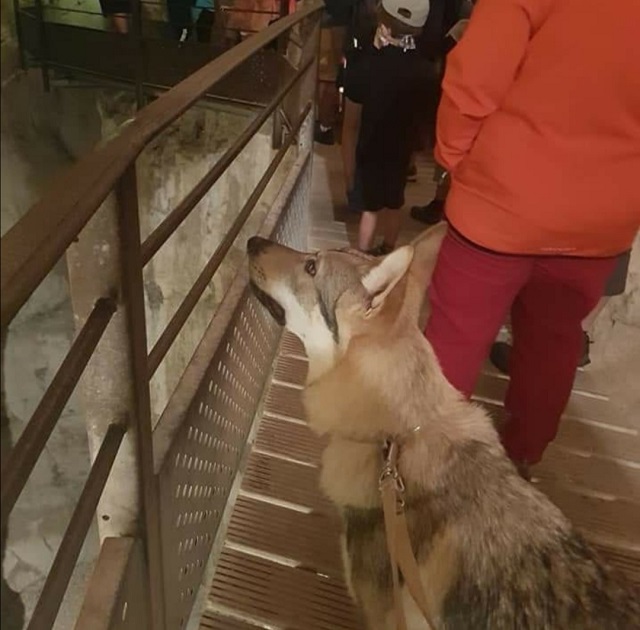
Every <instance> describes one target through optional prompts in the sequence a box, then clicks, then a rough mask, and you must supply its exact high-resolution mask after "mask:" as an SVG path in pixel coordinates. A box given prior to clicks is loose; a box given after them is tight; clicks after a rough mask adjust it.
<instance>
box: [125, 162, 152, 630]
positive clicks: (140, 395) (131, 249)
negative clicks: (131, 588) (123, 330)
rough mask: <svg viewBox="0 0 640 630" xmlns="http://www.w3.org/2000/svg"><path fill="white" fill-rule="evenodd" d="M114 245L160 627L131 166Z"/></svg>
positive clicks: (133, 170)
mask: <svg viewBox="0 0 640 630" xmlns="http://www.w3.org/2000/svg"><path fill="white" fill-rule="evenodd" d="M116 197H117V200H118V219H119V227H120V243H121V245H122V264H121V266H120V268H121V272H122V292H123V298H124V302H125V309H126V313H127V324H128V326H127V330H128V342H129V357H130V361H131V369H130V373H131V376H132V378H133V403H134V404H133V409H134V417H133V421H134V422H133V424H134V427H135V431H136V435H137V437H138V466H139V468H138V474H139V482H140V486H141V495H142V497H141V498H142V510H141V517H142V519H141V520H142V524H143V526H144V541H145V552H146V559H147V571H148V577H149V592H150V600H151V601H150V604H151V617H150V618H151V624H152V628H153V629H154V630H161V629H163V628H164V601H163V599H164V598H163V596H162V588H163V587H162V558H161V541H160V513H159V495H158V487H157V478H156V476H155V474H154V468H153V442H152V430H151V429H152V427H151V399H150V397H151V394H150V391H149V366H148V363H147V329H146V319H145V306H144V283H143V278H142V256H141V247H140V216H139V209H138V186H137V180H136V167H135V163H133V164H131V165H130V166H129V167H128V168H127V170H126V171H125V172H124V174H123V175H122V177H121V178H120V181H119V182H118V187H117V189H116Z"/></svg>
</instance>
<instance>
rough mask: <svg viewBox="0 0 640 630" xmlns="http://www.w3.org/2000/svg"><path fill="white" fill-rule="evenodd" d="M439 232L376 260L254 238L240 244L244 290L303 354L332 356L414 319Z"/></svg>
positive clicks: (439, 229)
mask: <svg viewBox="0 0 640 630" xmlns="http://www.w3.org/2000/svg"><path fill="white" fill-rule="evenodd" d="M445 230H446V227H443V225H440V226H436V227H435V228H432V229H431V230H428V231H427V232H425V233H424V235H422V236H421V237H419V238H418V239H416V241H414V242H413V243H412V244H411V245H405V246H404V247H400V248H399V249H397V250H395V251H394V252H392V253H391V254H389V255H387V256H385V257H384V258H374V257H372V256H368V255H366V254H362V253H360V252H358V251H355V250H351V249H340V250H335V249H334V250H324V251H319V252H314V253H304V252H298V251H296V250H293V249H290V248H288V247H285V246H283V245H279V244H277V243H274V242H272V241H268V240H266V239H263V238H259V237H254V238H251V239H249V241H248V243H247V252H248V255H249V272H250V278H251V286H252V288H253V290H254V292H255V294H256V296H257V297H258V299H259V300H260V301H261V302H262V304H264V306H265V307H266V308H267V309H268V310H269V312H270V313H271V315H272V316H273V317H274V318H275V319H276V321H277V322H278V323H280V324H281V325H286V327H287V328H288V329H289V330H291V332H293V333H294V334H296V335H297V336H298V337H300V339H301V340H302V342H303V343H304V345H305V347H306V348H307V351H308V352H309V350H310V349H313V350H316V351H318V350H319V351H321V352H323V353H325V354H326V353H329V352H331V353H333V354H335V351H336V350H339V349H340V348H346V347H347V346H348V344H349V341H350V340H351V339H352V338H353V337H354V336H356V335H359V334H366V333H367V332H370V331H372V330H373V329H375V328H376V327H379V325H380V324H382V323H383V322H385V323H387V324H388V323H389V322H390V321H397V320H398V318H399V317H400V316H401V315H405V314H406V315H408V316H409V317H414V318H415V320H414V321H415V322H417V316H418V310H419V308H420V304H421V302H422V296H423V295H424V290H425V287H426V285H427V282H428V279H429V278H430V276H431V272H432V269H433V265H434V262H435V258H436V255H437V251H438V248H439V245H440V242H441V241H442V237H443V236H444V234H445ZM412 281H413V282H412ZM384 328H388V327H387V326H385V327H384Z"/></svg>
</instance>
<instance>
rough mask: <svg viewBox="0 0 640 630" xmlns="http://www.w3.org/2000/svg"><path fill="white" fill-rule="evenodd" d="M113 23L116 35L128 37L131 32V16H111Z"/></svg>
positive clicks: (119, 14)
mask: <svg viewBox="0 0 640 630" xmlns="http://www.w3.org/2000/svg"><path fill="white" fill-rule="evenodd" d="M111 23H112V24H113V30H114V31H115V32H116V33H120V34H121V35H126V34H127V33H128V32H129V16H128V15H127V14H126V13H114V14H113V15H112V16H111Z"/></svg>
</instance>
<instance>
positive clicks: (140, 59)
mask: <svg viewBox="0 0 640 630" xmlns="http://www.w3.org/2000/svg"><path fill="white" fill-rule="evenodd" d="M131 9H132V11H131V34H130V35H131V37H132V38H133V41H134V46H135V51H136V55H135V60H136V106H137V107H138V109H142V108H143V107H144V92H143V85H144V41H143V39H142V6H141V4H140V0H132V4H131Z"/></svg>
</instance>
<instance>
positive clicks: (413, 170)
mask: <svg viewBox="0 0 640 630" xmlns="http://www.w3.org/2000/svg"><path fill="white" fill-rule="evenodd" d="M407 181H408V182H412V183H413V182H417V181H418V169H417V167H416V165H415V164H412V165H411V166H410V167H409V170H408V171H407Z"/></svg>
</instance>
